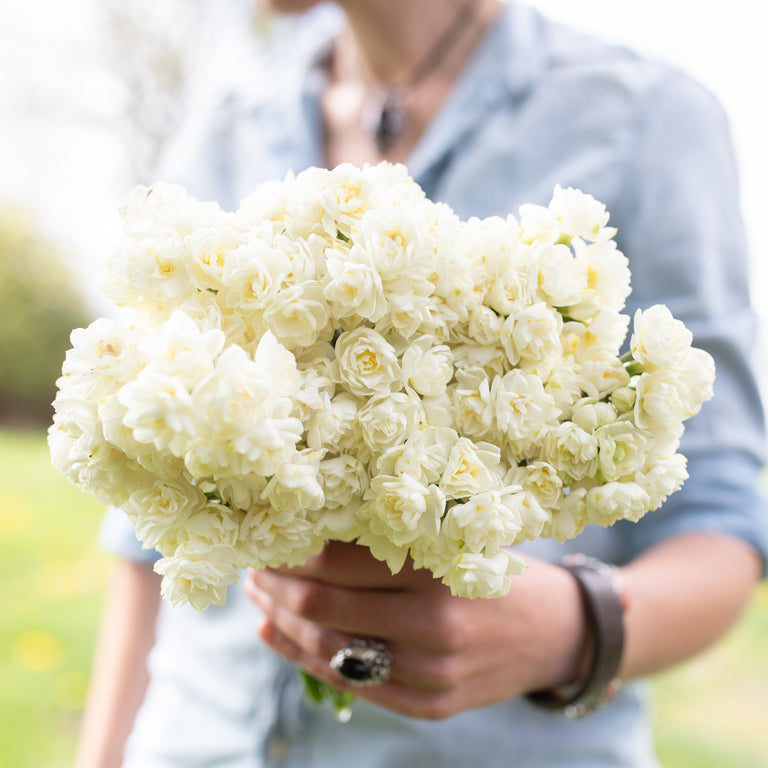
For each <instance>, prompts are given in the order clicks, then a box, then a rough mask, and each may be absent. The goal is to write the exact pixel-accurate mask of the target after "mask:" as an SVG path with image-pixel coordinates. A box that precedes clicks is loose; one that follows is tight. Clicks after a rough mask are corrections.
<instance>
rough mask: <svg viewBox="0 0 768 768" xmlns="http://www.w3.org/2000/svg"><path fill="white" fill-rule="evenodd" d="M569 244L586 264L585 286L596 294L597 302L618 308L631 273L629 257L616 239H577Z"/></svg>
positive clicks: (577, 256)
mask: <svg viewBox="0 0 768 768" xmlns="http://www.w3.org/2000/svg"><path fill="white" fill-rule="evenodd" d="M572 247H573V251H574V253H575V255H576V258H577V259H579V260H580V261H582V262H583V263H584V265H585V267H586V271H587V286H588V290H591V291H594V292H595V293H596V294H597V296H598V297H599V302H598V303H599V305H600V306H603V307H605V308H606V309H610V310H612V311H614V312H621V310H622V309H624V304H625V302H626V300H627V296H629V294H630V291H631V288H630V273H629V260H628V259H627V257H626V256H625V255H624V254H623V253H622V252H621V251H620V250H619V249H618V248H617V247H616V241H615V240H604V241H602V242H598V243H584V242H583V241H582V240H580V239H577V240H574V241H573V243H572ZM582 300H584V299H582ZM591 316H592V315H591V314H590V317H591ZM571 317H574V318H576V317H577V316H576V315H571ZM577 319H578V318H577Z"/></svg>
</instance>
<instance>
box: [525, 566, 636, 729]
mask: <svg viewBox="0 0 768 768" xmlns="http://www.w3.org/2000/svg"><path fill="white" fill-rule="evenodd" d="M561 565H562V567H563V568H565V569H566V570H567V571H569V572H570V573H571V574H573V576H574V578H575V579H576V582H577V583H578V585H579V591H580V593H581V597H582V600H583V603H584V611H585V617H586V621H587V630H588V632H589V633H590V635H591V638H592V659H591V662H590V666H589V670H588V672H587V675H586V677H585V678H584V680H583V681H581V682H580V683H578V684H576V685H575V686H568V687H567V688H562V689H554V690H548V691H535V692H533V693H530V694H528V696H527V699H528V700H529V701H531V702H532V703H534V704H536V705H538V706H540V707H544V708H546V709H552V710H559V711H561V712H563V714H565V715H566V716H567V717H582V716H583V715H586V714H589V713H590V712H593V711H594V710H595V709H597V708H598V707H599V706H600V705H601V704H602V703H604V702H605V701H607V700H608V699H609V698H610V697H611V696H612V695H613V693H615V692H616V690H618V687H619V685H620V681H619V680H618V678H617V676H616V675H617V673H618V671H619V666H620V665H621V657H622V653H623V650H624V601H623V598H622V592H621V587H620V584H619V582H618V578H617V576H616V569H614V568H612V567H611V566H609V565H606V564H605V563H602V562H600V561H599V560H595V559H593V558H589V557H586V556H584V555H569V556H568V557H566V558H564V559H563V561H562V562H561Z"/></svg>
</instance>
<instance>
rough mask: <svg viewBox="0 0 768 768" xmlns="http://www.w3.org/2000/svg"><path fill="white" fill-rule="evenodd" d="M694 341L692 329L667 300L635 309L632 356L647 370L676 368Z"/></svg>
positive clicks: (631, 343) (631, 344) (631, 345)
mask: <svg viewBox="0 0 768 768" xmlns="http://www.w3.org/2000/svg"><path fill="white" fill-rule="evenodd" d="M692 341H693V335H692V334H691V332H690V331H689V330H688V329H687V328H686V327H685V325H683V323H681V322H680V321H679V320H675V318H674V317H672V313H671V312H670V311H669V309H668V308H667V307H665V306H664V305H663V304H656V305H654V306H653V307H650V308H649V309H646V310H645V311H643V310H641V309H638V310H637V312H635V318H634V332H633V333H632V338H631V339H630V345H629V347H630V350H631V352H632V357H633V358H634V359H635V360H636V361H637V362H638V363H640V364H641V365H642V366H643V370H645V371H655V370H656V369H657V368H675V367H677V366H678V365H679V364H680V363H681V362H682V361H683V359H684V357H685V355H686V353H687V351H688V349H689V348H690V346H691V342H692Z"/></svg>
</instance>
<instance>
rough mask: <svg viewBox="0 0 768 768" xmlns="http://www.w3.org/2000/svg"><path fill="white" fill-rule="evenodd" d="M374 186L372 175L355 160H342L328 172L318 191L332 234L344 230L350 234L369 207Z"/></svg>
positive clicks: (327, 228) (326, 222) (327, 227)
mask: <svg viewBox="0 0 768 768" xmlns="http://www.w3.org/2000/svg"><path fill="white" fill-rule="evenodd" d="M371 187H372V185H371V182H370V181H369V179H368V175H367V174H366V173H365V172H364V171H361V170H360V169H359V168H356V167H355V166H354V165H352V164H351V163H341V164H340V165H337V166H336V167H335V168H334V169H333V170H332V171H331V172H330V173H329V174H327V175H326V176H325V178H324V181H323V183H322V185H321V186H320V189H319V194H318V198H319V202H320V205H321V206H322V208H323V217H322V220H323V226H324V228H325V230H326V232H328V233H329V234H330V235H332V236H335V235H336V232H342V233H343V234H344V235H346V236H347V237H348V236H349V234H350V233H351V231H352V227H353V226H354V224H355V222H356V221H358V220H359V219H360V217H361V216H362V215H363V213H365V211H366V210H368V209H369V206H370V200H369V196H370V194H371Z"/></svg>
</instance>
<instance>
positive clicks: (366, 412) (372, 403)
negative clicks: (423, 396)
mask: <svg viewBox="0 0 768 768" xmlns="http://www.w3.org/2000/svg"><path fill="white" fill-rule="evenodd" d="M425 419H426V415H425V413H424V408H423V406H422V405H421V402H420V401H419V398H418V397H416V396H414V395H409V394H407V393H405V392H393V393H392V394H391V395H374V396H373V397H371V398H369V399H368V401H367V402H366V404H365V405H364V406H363V407H362V408H360V410H359V411H358V412H357V421H358V425H359V430H360V434H361V436H362V438H363V440H365V443H366V445H367V446H368V447H369V448H370V449H371V450H372V451H373V452H374V453H384V451H386V450H388V449H389V448H394V447H395V446H396V445H399V444H400V443H403V442H405V440H407V439H408V437H409V436H410V435H411V434H412V433H413V432H414V431H415V430H416V428H417V427H418V426H419V424H423V423H424V421H425Z"/></svg>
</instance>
